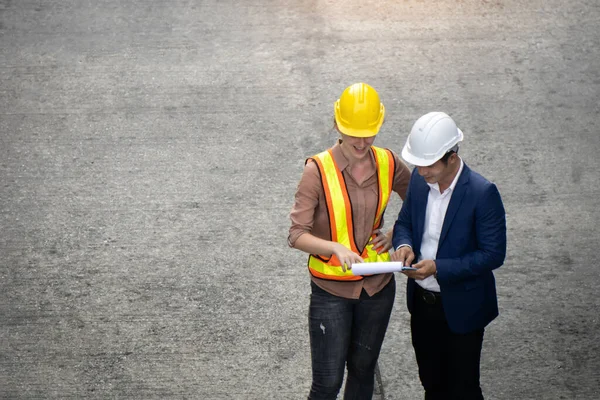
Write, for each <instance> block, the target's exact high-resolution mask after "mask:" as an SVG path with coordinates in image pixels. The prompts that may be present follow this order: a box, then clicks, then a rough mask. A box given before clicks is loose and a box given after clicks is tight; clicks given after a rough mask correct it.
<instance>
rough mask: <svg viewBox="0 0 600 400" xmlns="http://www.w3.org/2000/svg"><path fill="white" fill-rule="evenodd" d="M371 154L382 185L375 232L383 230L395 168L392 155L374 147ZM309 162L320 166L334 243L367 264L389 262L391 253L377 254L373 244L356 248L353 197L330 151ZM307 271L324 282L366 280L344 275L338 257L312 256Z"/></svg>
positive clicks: (350, 273)
mask: <svg viewBox="0 0 600 400" xmlns="http://www.w3.org/2000/svg"><path fill="white" fill-rule="evenodd" d="M371 151H372V152H373V155H374V156H375V164H376V167H377V181H378V183H379V194H378V198H379V200H378V202H377V212H376V213H375V220H374V221H373V230H375V229H378V228H379V227H380V226H381V223H382V221H383V213H384V212H385V208H386V207H387V203H388V200H389V198H390V194H391V193H392V184H393V183H394V171H395V170H396V165H395V160H394V156H393V155H392V153H391V151H389V150H387V149H382V148H379V147H375V146H371ZM309 160H313V161H314V162H315V163H316V164H317V166H318V167H319V173H320V174H321V183H322V184H323V190H324V192H325V199H326V200H327V212H328V214H329V228H330V232H331V240H332V241H334V242H338V243H341V244H343V245H344V246H346V247H347V248H349V249H350V250H352V251H353V252H355V253H356V254H359V255H360V256H361V257H362V258H363V259H364V260H365V262H374V261H389V260H390V255H389V253H388V252H385V253H383V254H377V250H375V249H373V245H372V244H368V245H367V246H365V248H363V249H359V248H358V247H357V246H356V240H355V238H354V227H353V218H352V204H351V203H350V196H348V190H347V188H346V181H345V180H344V176H343V175H342V171H340V169H339V168H338V166H337V165H336V163H335V160H334V159H333V155H332V153H331V149H330V150H327V151H324V152H322V153H319V154H317V155H316V156H313V157H311V158H309ZM307 162H308V160H307ZM308 270H309V271H310V273H311V274H312V275H313V276H315V277H317V278H321V279H328V280H335V281H358V280H361V279H363V277H362V276H355V275H354V274H352V271H351V270H346V272H343V271H342V267H341V265H340V260H339V259H338V258H337V257H336V256H335V254H332V255H331V256H330V257H326V256H322V255H318V254H311V255H310V256H309V257H308Z"/></svg>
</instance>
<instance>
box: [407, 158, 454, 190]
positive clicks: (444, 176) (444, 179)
mask: <svg viewBox="0 0 600 400" xmlns="http://www.w3.org/2000/svg"><path fill="white" fill-rule="evenodd" d="M447 161H448V162H447V163H444V162H443V161H442V160H438V161H436V162H435V163H433V164H432V165H429V166H427V167H417V172H418V173H419V175H421V176H422V177H423V178H425V181H426V182H427V183H430V184H434V183H440V182H441V183H446V184H449V183H451V182H452V180H453V179H454V173H455V172H456V163H457V162H458V156H457V155H456V154H452V155H450V157H449V158H448V160H447Z"/></svg>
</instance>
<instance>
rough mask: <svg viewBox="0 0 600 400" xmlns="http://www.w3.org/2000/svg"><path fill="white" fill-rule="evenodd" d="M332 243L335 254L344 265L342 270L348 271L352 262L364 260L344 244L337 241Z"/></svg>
mask: <svg viewBox="0 0 600 400" xmlns="http://www.w3.org/2000/svg"><path fill="white" fill-rule="evenodd" d="M332 243H333V254H334V255H335V256H336V257H337V258H338V260H340V264H341V265H342V271H344V272H346V270H351V269H352V264H354V263H361V262H363V259H362V257H361V256H359V255H358V254H356V253H355V252H353V251H352V250H350V249H349V248H347V247H346V246H344V245H343V244H340V243H337V242H332Z"/></svg>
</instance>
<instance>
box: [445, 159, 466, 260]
mask: <svg viewBox="0 0 600 400" xmlns="http://www.w3.org/2000/svg"><path fill="white" fill-rule="evenodd" d="M470 174H471V169H470V168H469V167H467V164H464V165H463V170H462V173H461V174H460V176H459V177H458V182H456V186H455V187H454V193H452V196H451V197H450V203H449V204H448V209H447V210H446V216H445V217H444V224H443V225H442V233H441V234H440V240H439V242H438V249H439V247H440V245H441V244H442V242H443V241H444V239H445V238H446V235H447V234H448V231H449V230H450V225H451V224H452V220H453V219H454V217H455V216H456V212H457V211H458V209H459V207H460V204H461V202H462V199H463V197H464V195H465V192H466V191H467V182H469V175H470Z"/></svg>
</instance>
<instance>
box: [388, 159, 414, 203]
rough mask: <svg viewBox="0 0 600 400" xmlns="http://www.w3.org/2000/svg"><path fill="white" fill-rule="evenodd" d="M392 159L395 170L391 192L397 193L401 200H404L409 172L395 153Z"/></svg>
mask: <svg viewBox="0 0 600 400" xmlns="http://www.w3.org/2000/svg"><path fill="white" fill-rule="evenodd" d="M394 159H395V162H396V169H395V172H394V184H393V186H392V190H393V191H394V192H396V193H398V194H399V195H400V197H401V198H402V200H405V199H406V190H407V189H408V183H409V182H410V174H411V171H410V169H408V167H407V166H406V164H405V163H404V162H403V161H402V160H401V159H400V157H398V155H397V154H396V153H394Z"/></svg>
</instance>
